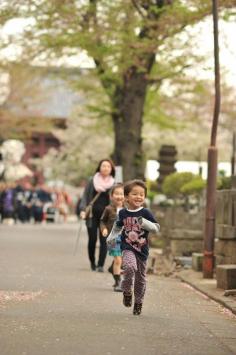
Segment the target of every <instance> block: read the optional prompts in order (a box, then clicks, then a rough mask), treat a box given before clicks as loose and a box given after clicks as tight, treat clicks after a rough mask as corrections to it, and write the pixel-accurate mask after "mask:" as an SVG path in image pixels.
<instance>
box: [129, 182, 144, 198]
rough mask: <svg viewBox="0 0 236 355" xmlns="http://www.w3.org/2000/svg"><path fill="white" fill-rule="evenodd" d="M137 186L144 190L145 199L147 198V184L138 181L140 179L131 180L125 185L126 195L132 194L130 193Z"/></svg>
mask: <svg viewBox="0 0 236 355" xmlns="http://www.w3.org/2000/svg"><path fill="white" fill-rule="evenodd" d="M135 186H140V187H142V188H143V189H144V192H145V197H146V196H147V186H146V184H145V182H144V181H143V180H138V179H134V180H130V181H127V182H126V183H125V185H124V195H125V196H128V194H129V193H130V191H131V190H132V188H133V187H135Z"/></svg>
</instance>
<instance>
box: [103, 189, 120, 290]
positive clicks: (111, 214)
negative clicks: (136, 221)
mask: <svg viewBox="0 0 236 355" xmlns="http://www.w3.org/2000/svg"><path fill="white" fill-rule="evenodd" d="M110 201H111V203H110V205H109V206H107V207H106V208H105V210H104V212H103V214H102V217H101V220H100V229H101V233H102V235H103V237H107V236H108V234H109V233H110V232H111V229H112V226H113V224H114V222H115V221H116V220H117V216H118V212H119V211H120V210H121V209H122V208H123V206H124V187H123V184H116V185H114V186H113V187H112V188H111V191H110ZM109 255H111V256H113V257H114V260H113V263H112V274H113V277H114V280H115V284H114V291H116V292H122V290H121V286H120V283H121V276H120V275H121V264H122V256H121V249H120V242H117V243H116V245H115V246H114V247H113V248H111V249H110V250H109Z"/></svg>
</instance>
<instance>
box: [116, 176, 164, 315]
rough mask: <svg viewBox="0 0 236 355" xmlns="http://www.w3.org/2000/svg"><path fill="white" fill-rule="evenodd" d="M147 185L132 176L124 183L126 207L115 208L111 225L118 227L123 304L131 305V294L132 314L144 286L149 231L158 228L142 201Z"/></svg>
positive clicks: (136, 310)
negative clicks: (116, 212) (132, 178)
mask: <svg viewBox="0 0 236 355" xmlns="http://www.w3.org/2000/svg"><path fill="white" fill-rule="evenodd" d="M146 194H147V188H146V185H145V183H144V182H143V181H142V180H132V181H129V182H127V183H126V184H125V186H124V195H125V204H127V208H123V209H122V210H120V211H119V215H118V220H117V221H116V222H115V225H114V229H116V231H117V232H118V229H119V228H120V229H122V232H121V250H122V259H123V262H122V265H123V269H124V274H123V281H122V284H121V288H122V291H123V304H124V306H125V307H131V306H132V298H133V294H134V307H133V314H134V315H139V314H141V311H142V305H143V300H144V294H145V290H146V264H147V258H148V253H149V241H148V234H149V232H158V231H159V230H160V226H159V224H158V223H157V221H156V219H155V218H154V217H153V215H152V213H151V212H150V211H149V209H147V208H144V207H143V204H144V201H145V197H146Z"/></svg>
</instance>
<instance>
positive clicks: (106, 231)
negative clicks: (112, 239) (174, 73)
mask: <svg viewBox="0 0 236 355" xmlns="http://www.w3.org/2000/svg"><path fill="white" fill-rule="evenodd" d="M107 235H108V229H107V228H104V229H103V231H102V236H103V237H107Z"/></svg>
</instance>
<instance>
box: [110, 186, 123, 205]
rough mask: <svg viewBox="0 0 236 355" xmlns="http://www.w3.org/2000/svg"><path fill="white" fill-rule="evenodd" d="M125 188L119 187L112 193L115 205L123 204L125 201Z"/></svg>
mask: <svg viewBox="0 0 236 355" xmlns="http://www.w3.org/2000/svg"><path fill="white" fill-rule="evenodd" d="M124 199H125V196H124V189H123V187H117V188H116V189H115V190H114V191H113V193H112V195H111V200H112V202H113V204H114V205H115V206H123V203H124Z"/></svg>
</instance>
